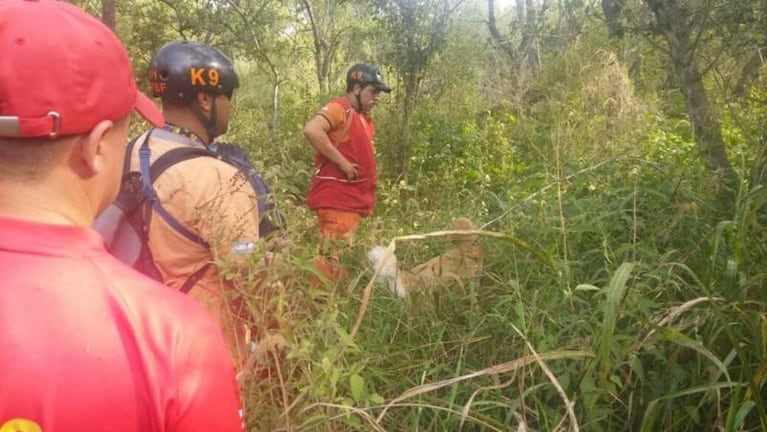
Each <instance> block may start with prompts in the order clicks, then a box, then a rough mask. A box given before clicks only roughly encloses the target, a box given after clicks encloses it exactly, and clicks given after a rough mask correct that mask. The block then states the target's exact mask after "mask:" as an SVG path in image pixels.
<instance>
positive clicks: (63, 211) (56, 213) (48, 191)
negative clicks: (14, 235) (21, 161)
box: [0, 181, 96, 226]
mask: <svg viewBox="0 0 767 432" xmlns="http://www.w3.org/2000/svg"><path fill="white" fill-rule="evenodd" d="M89 204H90V201H89V200H87V199H86V196H85V195H84V194H82V193H78V192H77V191H69V193H67V191H63V190H61V188H58V187H56V185H51V184H50V183H46V184H31V185H29V184H19V183H16V182H14V183H9V182H2V181H0V217H5V218H11V219H21V220H26V221H30V222H39V223H47V224H55V225H73V226H90V225H92V224H93V219H94V218H95V217H96V214H95V213H96V210H94V209H92V208H91V207H92V206H91V205H89Z"/></svg>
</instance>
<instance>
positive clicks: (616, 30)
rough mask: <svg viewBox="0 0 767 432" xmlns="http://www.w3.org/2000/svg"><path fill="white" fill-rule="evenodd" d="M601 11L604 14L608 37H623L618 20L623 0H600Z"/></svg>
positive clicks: (621, 27)
mask: <svg viewBox="0 0 767 432" xmlns="http://www.w3.org/2000/svg"><path fill="white" fill-rule="evenodd" d="M602 11H603V12H604V14H605V21H606V22H607V31H608V33H609V35H610V37H616V38H620V37H623V26H622V25H621V22H620V19H621V12H622V11H623V0H602Z"/></svg>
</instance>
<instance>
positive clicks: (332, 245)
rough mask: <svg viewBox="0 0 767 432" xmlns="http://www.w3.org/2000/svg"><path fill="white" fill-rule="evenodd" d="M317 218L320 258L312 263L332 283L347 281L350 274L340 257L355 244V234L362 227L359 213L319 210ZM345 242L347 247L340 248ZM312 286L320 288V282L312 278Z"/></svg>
mask: <svg viewBox="0 0 767 432" xmlns="http://www.w3.org/2000/svg"><path fill="white" fill-rule="evenodd" d="M317 218H318V220H319V225H320V256H319V257H317V258H315V259H314V260H313V261H312V263H313V264H314V267H315V268H317V270H319V271H320V272H321V273H322V274H323V275H325V277H326V278H328V280H330V281H334V282H335V281H339V280H343V279H346V278H347V277H348V276H349V272H348V271H347V270H346V269H345V268H343V267H342V266H341V264H340V263H339V255H340V254H341V252H342V251H343V250H344V249H347V248H349V247H351V245H352V244H353V243H354V233H355V232H356V231H357V229H358V228H359V225H360V218H361V216H360V215H359V214H357V213H352V212H347V211H343V210H336V209H319V210H317ZM341 241H343V242H344V243H346V244H345V247H340V248H339V246H338V243H339V242H341ZM312 285H314V286H315V287H317V286H320V285H321V282H320V280H319V279H318V278H317V277H316V276H314V277H312Z"/></svg>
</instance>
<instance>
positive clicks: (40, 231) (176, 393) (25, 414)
mask: <svg viewBox="0 0 767 432" xmlns="http://www.w3.org/2000/svg"><path fill="white" fill-rule="evenodd" d="M0 53H2V55H0V274H2V275H3V281H2V282H1V283H0V430H14V431H37V430H39V431H79V432H97V431H123V432H130V431H135V432H139V431H141V432H145V431H213V430H215V431H242V430H243V426H242V418H241V408H240V401H239V395H238V390H237V385H236V382H235V376H234V367H233V364H232V362H231V359H230V358H229V357H228V356H227V355H226V349H225V345H224V340H223V337H222V336H221V330H220V328H219V327H218V326H217V325H216V323H215V322H214V321H213V319H212V318H211V317H210V316H209V315H208V314H207V313H206V312H205V311H204V310H203V309H202V308H201V307H200V306H199V305H198V304H196V303H195V302H194V301H193V300H191V299H189V298H188V297H186V296H183V295H181V294H179V293H177V292H174V291H172V290H168V289H167V288H165V287H163V286H162V285H160V284H159V283H158V282H155V281H153V280H151V279H149V278H147V277H145V276H144V275H141V274H140V273H138V272H136V271H134V270H133V269H131V268H129V267H127V266H125V265H124V264H122V263H121V262H119V261H118V260H116V259H115V258H113V257H112V256H111V255H110V254H109V253H107V251H106V250H105V248H104V245H103V241H102V239H101V237H100V236H99V235H98V234H97V233H96V232H95V231H93V230H92V229H91V228H90V226H91V224H92V222H93V220H94V217H95V216H96V214H98V213H99V212H100V211H101V210H102V209H103V208H105V207H106V206H107V205H108V204H109V203H110V202H111V201H112V200H113V199H114V198H115V196H116V194H117V191H118V188H119V182H120V176H121V171H122V170H121V167H122V161H123V155H124V150H125V143H126V138H127V135H128V128H129V124H130V118H131V112H132V111H134V110H135V111H137V112H138V113H139V114H141V115H142V116H143V117H144V118H145V119H146V120H147V121H149V122H150V123H152V124H154V125H162V124H163V116H162V113H161V112H160V111H159V109H158V108H157V107H156V106H155V105H154V103H153V102H152V101H151V100H150V99H149V98H147V97H146V96H145V95H143V94H141V93H140V92H138V90H137V89H136V84H135V81H134V78H133V75H132V68H131V63H130V60H129V59H128V55H127V53H126V51H125V48H124V47H123V46H122V44H121V43H120V41H119V40H118V39H117V37H116V36H115V35H114V34H113V33H112V31H111V30H110V29H109V28H107V27H106V26H104V25H103V24H102V23H100V22H99V21H97V20H96V19H94V18H92V17H90V16H89V15H88V14H86V13H85V12H83V11H82V10H81V9H79V8H77V7H75V6H72V5H70V4H67V3H64V2H55V1H47V0H39V1H30V0H5V1H2V2H0Z"/></svg>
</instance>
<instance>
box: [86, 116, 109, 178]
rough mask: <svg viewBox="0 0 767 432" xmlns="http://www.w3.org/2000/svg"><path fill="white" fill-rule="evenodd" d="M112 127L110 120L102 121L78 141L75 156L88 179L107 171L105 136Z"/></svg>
mask: <svg viewBox="0 0 767 432" xmlns="http://www.w3.org/2000/svg"><path fill="white" fill-rule="evenodd" d="M114 127H115V124H114V122H112V121H111V120H102V121H100V122H99V123H98V124H96V126H95V127H94V128H93V129H92V130H91V131H90V133H88V134H87V135H84V136H83V137H82V139H81V140H80V142H79V144H78V149H77V150H78V153H77V156H78V157H79V159H80V162H81V164H82V166H83V167H84V168H85V171H86V175H87V176H88V177H93V176H96V175H98V174H101V173H103V172H104V171H105V170H106V169H107V166H108V164H107V161H106V159H105V155H106V153H108V150H109V149H108V148H107V146H108V145H109V143H108V142H107V140H106V136H107V134H109V132H111V131H112V129H113V128H114Z"/></svg>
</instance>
